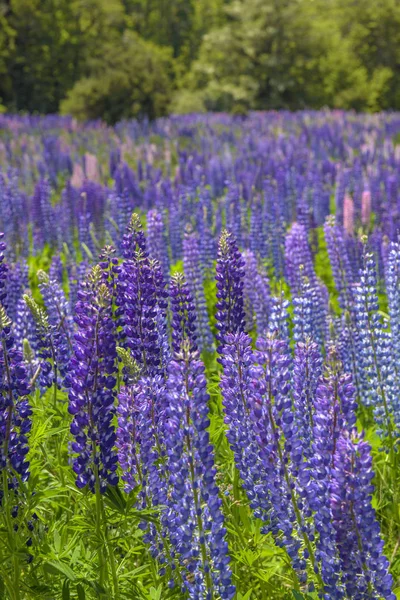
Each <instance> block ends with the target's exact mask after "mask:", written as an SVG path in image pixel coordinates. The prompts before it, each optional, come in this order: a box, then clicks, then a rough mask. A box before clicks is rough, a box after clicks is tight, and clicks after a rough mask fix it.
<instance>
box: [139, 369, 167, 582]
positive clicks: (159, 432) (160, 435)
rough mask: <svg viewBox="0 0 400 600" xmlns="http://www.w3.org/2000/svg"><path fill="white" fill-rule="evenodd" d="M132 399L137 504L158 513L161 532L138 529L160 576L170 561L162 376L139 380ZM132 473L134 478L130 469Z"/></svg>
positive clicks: (150, 527)
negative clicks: (136, 465) (138, 489)
mask: <svg viewBox="0 0 400 600" xmlns="http://www.w3.org/2000/svg"><path fill="white" fill-rule="evenodd" d="M131 398H132V400H133V402H132V403H131V409H130V411H131V414H132V412H133V418H136V425H137V435H138V439H139V464H140V472H138V473H137V474H136V477H138V476H140V477H141V479H140V484H141V488H140V492H139V496H138V505H139V507H140V508H141V509H142V510H146V509H153V510H158V511H160V510H161V513H160V522H161V531H160V530H159V529H158V528H157V527H156V526H155V524H154V523H149V522H146V521H143V522H142V523H141V524H140V529H142V531H143V533H144V535H143V541H144V542H145V543H147V544H149V545H150V551H151V554H152V556H153V557H154V558H156V559H157V561H158V563H159V564H160V565H161V570H160V574H163V573H164V568H165V564H166V563H169V564H171V562H172V559H173V557H171V555H170V554H169V552H168V551H167V548H166V545H165V542H164V539H165V536H167V535H168V531H167V526H166V518H167V517H166V514H165V513H166V510H167V509H166V507H167V506H168V478H169V470H168V464H167V462H168V461H167V449H166V439H165V430H164V428H165V422H166V419H167V404H166V390H165V381H164V377H160V376H159V375H157V376H155V377H142V378H140V379H139V380H138V382H137V384H135V385H134V386H133V388H132V390H131ZM132 409H133V411H132ZM135 413H136V414H135ZM132 441H133V439H132ZM131 458H132V457H130V459H131ZM131 474H132V475H133V469H131Z"/></svg>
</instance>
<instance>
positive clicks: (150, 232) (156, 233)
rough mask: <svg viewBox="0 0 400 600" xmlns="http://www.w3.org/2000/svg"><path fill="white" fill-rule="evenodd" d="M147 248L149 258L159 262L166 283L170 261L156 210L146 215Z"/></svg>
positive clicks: (161, 224) (160, 216) (161, 222)
mask: <svg viewBox="0 0 400 600" xmlns="http://www.w3.org/2000/svg"><path fill="white" fill-rule="evenodd" d="M147 247H148V250H149V254H150V256H151V257H152V258H155V259H156V260H157V261H158V262H159V264H160V266H161V270H162V274H163V276H164V279H165V281H168V279H169V263H170V261H169V255H168V245H167V239H166V236H165V226H164V223H163V218H162V215H161V214H160V213H159V212H157V211H156V210H150V211H149V212H148V213H147Z"/></svg>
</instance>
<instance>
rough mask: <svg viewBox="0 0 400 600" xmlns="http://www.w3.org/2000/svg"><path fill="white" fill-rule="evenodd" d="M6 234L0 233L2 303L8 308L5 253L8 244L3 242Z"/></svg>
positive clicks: (0, 296)
mask: <svg viewBox="0 0 400 600" xmlns="http://www.w3.org/2000/svg"><path fill="white" fill-rule="evenodd" d="M3 237H4V233H0V303H1V304H2V305H3V306H6V295H7V291H6V284H7V273H8V265H7V263H6V262H5V257H4V253H5V250H6V244H5V243H4V242H3Z"/></svg>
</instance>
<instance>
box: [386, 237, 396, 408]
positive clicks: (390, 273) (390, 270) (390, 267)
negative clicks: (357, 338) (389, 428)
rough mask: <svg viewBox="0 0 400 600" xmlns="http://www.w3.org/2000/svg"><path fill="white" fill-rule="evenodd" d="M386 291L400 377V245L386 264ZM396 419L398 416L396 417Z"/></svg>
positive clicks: (392, 347)
mask: <svg viewBox="0 0 400 600" xmlns="http://www.w3.org/2000/svg"><path fill="white" fill-rule="evenodd" d="M385 277H386V290H387V298H388V305H389V315H390V332H391V342H392V346H391V352H392V353H393V364H394V367H395V369H396V371H397V377H399V376H400V245H399V243H398V242H391V243H390V245H389V251H388V257H387V262H386V270H385ZM394 416H395V418H396V417H397V415H394Z"/></svg>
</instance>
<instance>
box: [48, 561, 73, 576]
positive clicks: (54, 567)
mask: <svg viewBox="0 0 400 600" xmlns="http://www.w3.org/2000/svg"><path fill="white" fill-rule="evenodd" d="M43 568H44V570H45V571H46V572H47V573H50V574H52V575H60V574H61V575H65V577H67V579H69V580H70V581H75V580H76V575H75V573H74V572H73V570H72V569H71V567H69V566H68V565H66V564H65V563H62V562H60V561H56V560H50V561H48V562H47V563H45V564H44V566H43Z"/></svg>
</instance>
